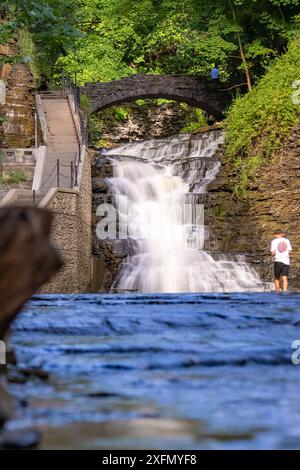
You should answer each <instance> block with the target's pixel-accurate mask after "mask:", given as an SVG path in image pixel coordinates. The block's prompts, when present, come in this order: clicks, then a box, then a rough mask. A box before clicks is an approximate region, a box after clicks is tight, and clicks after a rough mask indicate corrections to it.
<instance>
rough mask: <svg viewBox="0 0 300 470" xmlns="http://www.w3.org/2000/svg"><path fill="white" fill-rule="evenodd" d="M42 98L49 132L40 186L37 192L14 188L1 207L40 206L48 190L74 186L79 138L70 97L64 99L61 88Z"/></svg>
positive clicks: (44, 118) (45, 121)
mask: <svg viewBox="0 0 300 470" xmlns="http://www.w3.org/2000/svg"><path fill="white" fill-rule="evenodd" d="M39 98H40V103H41V109H40V112H41V114H42V115H43V123H44V131H45V133H46V135H47V150H46V155H45V159H44V161H43V165H42V169H41V170H39V171H40V185H39V189H38V190H37V191H35V192H34V191H32V190H30V189H18V190H12V191H10V192H9V193H8V194H7V196H5V197H4V198H3V199H2V201H1V203H0V205H1V206H4V205H7V204H14V205H16V206H29V205H38V204H39V203H40V201H41V200H42V199H43V197H44V196H45V195H46V194H47V192H48V191H49V189H51V188H56V187H60V188H72V182H73V178H74V173H73V171H74V170H73V169H74V168H75V163H76V158H77V153H78V151H79V149H80V140H79V137H78V134H77V130H76V126H75V122H74V117H73V113H72V110H71V105H70V102H69V99H68V98H64V97H63V95H62V92H61V91H58V92H44V93H41V94H40V95H39ZM40 118H41V116H40ZM58 160H59V163H58ZM72 165H73V167H72ZM35 171H37V168H36V170H35Z"/></svg>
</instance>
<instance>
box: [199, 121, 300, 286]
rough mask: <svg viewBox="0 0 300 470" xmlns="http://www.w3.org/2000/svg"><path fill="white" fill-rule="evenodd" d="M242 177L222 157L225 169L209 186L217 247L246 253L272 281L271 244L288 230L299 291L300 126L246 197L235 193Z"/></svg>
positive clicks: (261, 170)
mask: <svg viewBox="0 0 300 470" xmlns="http://www.w3.org/2000/svg"><path fill="white" fill-rule="evenodd" d="M238 176H239V175H238V174H237V173H236V170H235V169H234V167H233V165H232V164H231V163H228V162H227V161H226V157H225V156H224V155H223V157H222V167H221V170H220V172H219V174H218V176H217V178H216V180H215V181H214V182H213V183H212V184H211V185H210V186H209V194H210V207H209V209H208V211H207V223H208V224H209V226H210V229H211V233H212V234H213V235H212V241H211V244H212V248H213V249H214V250H217V251H222V252H225V253H229V252H230V253H232V252H237V253H243V254H245V255H246V257H247V259H248V261H249V262H250V263H251V264H252V265H253V267H254V268H255V269H256V270H257V272H259V274H260V275H261V277H262V279H263V280H264V281H271V280H272V278H273V263H272V259H271V256H270V241H271V239H272V233H273V231H274V230H276V229H283V230H285V231H286V232H287V236H288V238H289V239H290V240H291V242H292V246H293V253H292V262H291V271H290V278H291V286H292V287H294V288H299V287H300V276H299V274H300V231H299V227H300V213H299V207H300V124H298V125H297V126H296V127H295V128H294V129H293V131H292V132H291V134H290V136H289V138H288V139H287V140H286V142H284V143H283V145H282V148H281V149H280V150H279V151H277V152H276V153H275V154H274V155H273V157H272V159H271V160H270V161H268V162H266V163H265V164H264V165H262V166H260V167H259V168H258V169H257V171H256V172H255V174H253V176H252V178H251V179H250V182H249V183H250V184H249V188H248V191H247V194H246V197H245V198H243V199H238V198H237V197H236V196H235V195H234V191H233V188H234V185H235V183H236V182H237V180H238Z"/></svg>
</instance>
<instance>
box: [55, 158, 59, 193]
mask: <svg viewBox="0 0 300 470" xmlns="http://www.w3.org/2000/svg"><path fill="white" fill-rule="evenodd" d="M56 183H57V188H59V158H58V159H57V161H56Z"/></svg>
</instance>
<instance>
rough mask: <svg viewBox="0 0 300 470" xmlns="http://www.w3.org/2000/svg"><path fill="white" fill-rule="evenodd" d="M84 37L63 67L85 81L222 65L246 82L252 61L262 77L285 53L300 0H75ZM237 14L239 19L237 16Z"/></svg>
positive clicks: (206, 70) (201, 71)
mask: <svg viewBox="0 0 300 470" xmlns="http://www.w3.org/2000/svg"><path fill="white" fill-rule="evenodd" d="M74 3H75V4H76V21H75V25H76V27H77V29H78V30H79V31H80V33H81V36H80V37H78V38H77V39H75V40H74V41H73V42H72V47H71V48H69V49H68V52H67V54H64V55H62V54H61V55H60V57H59V59H58V61H57V63H56V70H57V71H59V70H61V68H62V67H64V68H65V69H66V71H67V72H68V73H69V74H70V75H71V74H73V73H77V76H78V80H79V84H84V83H86V82H89V81H90V82H93V81H94V82H95V81H109V80H113V79H118V78H121V77H123V76H127V75H130V74H132V73H170V74H187V75H197V76H201V77H206V78H209V76H210V70H211V68H212V67H213V65H214V64H218V65H219V69H220V76H221V78H222V80H229V81H233V82H235V83H239V82H243V81H244V67H245V64H243V63H242V60H241V55H240V53H241V51H240V49H239V43H238V40H237V33H239V35H240V38H241V41H242V45H243V48H244V54H245V58H246V62H247V66H248V68H249V70H250V74H251V78H252V80H253V81H256V80H257V79H258V78H259V77H260V76H261V75H262V74H263V73H264V71H265V69H266V67H267V66H268V65H269V64H270V62H271V61H272V60H273V58H274V56H276V55H278V54H281V53H282V52H284V50H285V47H286V44H287V40H288V39H289V38H290V37H291V36H292V34H293V33H294V31H295V29H296V28H297V21H296V19H295V15H296V14H297V13H298V12H299V3H300V2H299V0H261V1H260V2H257V1H255V0H227V1H223V0H222V1H221V0H214V1H212V0H178V1H176V2H174V0H140V1H139V2H137V1H135V0H75V2H74ZM233 11H234V14H235V17H234V16H233Z"/></svg>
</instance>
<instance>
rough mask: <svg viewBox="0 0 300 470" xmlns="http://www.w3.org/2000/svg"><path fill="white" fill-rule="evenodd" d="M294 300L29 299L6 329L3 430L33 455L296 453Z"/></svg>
mask: <svg viewBox="0 0 300 470" xmlns="http://www.w3.org/2000/svg"><path fill="white" fill-rule="evenodd" d="M299 307H300V295H299V294H297V293H295V294H289V295H276V294H274V293H245V294H243V293H238V294H232V293H230V294H221V293H219V294H122V295H121V294H107V295H104V294H102V295H39V296H36V297H34V298H33V299H32V300H31V301H30V302H29V303H28V304H27V306H26V308H25V309H24V312H23V313H22V314H21V315H20V317H19V318H18V320H17V321H16V323H15V324H14V327H13V336H12V342H13V345H14V347H15V348H16V351H17V355H18V360H19V366H20V367H37V368H42V369H43V370H45V371H47V372H48V373H49V380H48V381H45V382H43V381H40V380H38V379H31V380H28V381H27V382H26V384H22V385H18V384H11V385H10V389H11V391H12V392H13V393H14V394H15V395H16V396H18V397H20V398H21V399H22V400H23V404H24V406H23V407H20V408H19V410H18V413H17V415H16V417H15V420H14V421H12V422H11V423H10V427H11V428H12V429H13V428H22V427H26V426H28V425H33V426H35V427H38V428H39V429H41V430H42V431H43V442H42V448H47V449H51V448H56V449H57V448H60V449H135V448H144V449H154V448H156V449H266V448H267V449H290V448H294V449H299V448H300V401H299V377H300V375H299V374H300V366H296V365H293V364H292V362H291V355H292V353H293V349H292V348H291V344H292V342H293V341H294V340H296V339H300V330H299V326H300V315H299Z"/></svg>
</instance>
